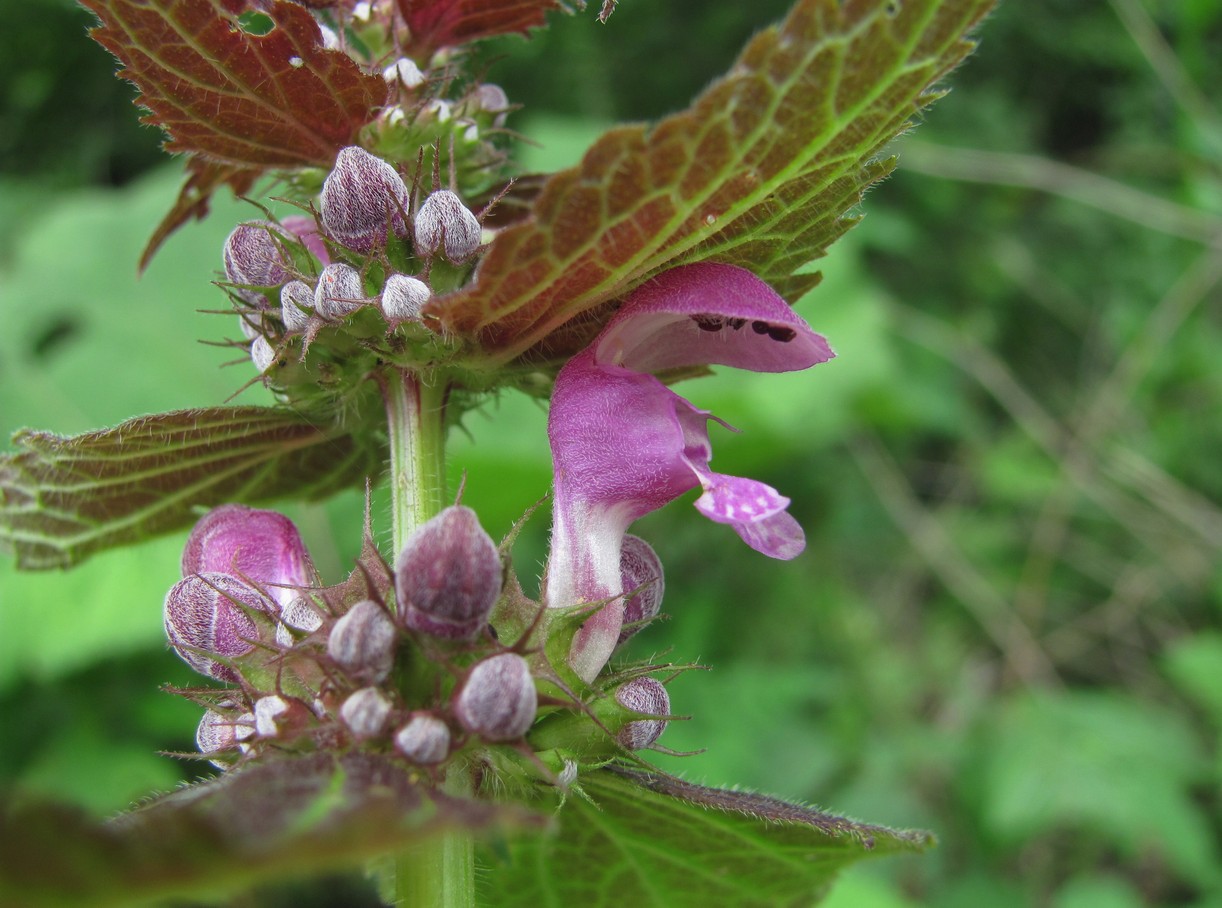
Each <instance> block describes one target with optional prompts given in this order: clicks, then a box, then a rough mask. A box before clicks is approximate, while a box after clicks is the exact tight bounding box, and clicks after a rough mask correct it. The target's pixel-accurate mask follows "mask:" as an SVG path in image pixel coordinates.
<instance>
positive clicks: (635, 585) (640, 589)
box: [616, 535, 666, 646]
mask: <svg viewBox="0 0 1222 908" xmlns="http://www.w3.org/2000/svg"><path fill="white" fill-rule="evenodd" d="M619 571H620V580H621V582H622V583H623V587H624V594H625V595H626V596H628V598H627V599H626V600H624V627H623V629H622V630H621V631H620V633H619V642H618V643H617V644H616V645H617V646H618V645H620V644H622V643H623V642H624V641H625V640H627V639H628V638H629V637H631V636H632V635H633V634H635V633H636V632H637V631H639V630H640V629H641V628H642V627H644V626H645V624H646V622H648V621H651V620H652V619H654V618H656V617H657V615H658V612H659V611H661V609H662V593H663V591H664V590H665V588H666V586H665V583H664V582H663V578H662V559H660V558H659V557H658V554H657V552H655V551H654V550H653V547H652V546H651V545H650V544H649V543H648V542H646V541H645V540H644V539H641V538H640V537H639V536H631V535H626V536H624V542H623V545H622V546H621V548H620V554H619ZM634 590H635V591H636V593H635V594H633V595H629V594H632V593H633V591H634Z"/></svg>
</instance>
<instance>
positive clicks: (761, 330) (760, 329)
mask: <svg viewBox="0 0 1222 908" xmlns="http://www.w3.org/2000/svg"><path fill="white" fill-rule="evenodd" d="M771 328H772V326H771V325H770V324H768V323H767V322H761V321H760V320H759V319H756V320H755V321H753V322H752V323H751V330H752V331H754V332H755V333H756V334H767V333H768V331H769V330H770V329H771Z"/></svg>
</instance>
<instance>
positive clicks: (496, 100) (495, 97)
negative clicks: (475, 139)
mask: <svg viewBox="0 0 1222 908" xmlns="http://www.w3.org/2000/svg"><path fill="white" fill-rule="evenodd" d="M473 99H474V101H475V103H476V104H477V105H478V106H479V108H480V110H486V111H487V112H488V113H502V112H504V111H506V110H509V95H507V94H505V89H503V88H501V86H499V85H497V84H496V83H494V82H483V83H481V84H480V85H479V86H477V87H476V89H475V92H474V93H473ZM497 125H498V126H499V125H500V124H497Z"/></svg>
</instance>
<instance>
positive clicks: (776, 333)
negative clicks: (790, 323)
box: [768, 325, 798, 344]
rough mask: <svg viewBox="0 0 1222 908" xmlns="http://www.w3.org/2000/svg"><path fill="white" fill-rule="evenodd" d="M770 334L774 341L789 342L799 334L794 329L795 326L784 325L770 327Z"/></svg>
mask: <svg viewBox="0 0 1222 908" xmlns="http://www.w3.org/2000/svg"><path fill="white" fill-rule="evenodd" d="M768 336H769V337H770V338H772V339H773V340H774V341H780V342H781V343H782V344H787V343H789V342H790V341H791V340H793V339H794V338H795V337H797V336H798V332H797V331H794V330H793V328H786V327H785V326H784V325H776V326H775V327H772V328H769V329H768Z"/></svg>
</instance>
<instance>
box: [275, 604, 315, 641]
mask: <svg viewBox="0 0 1222 908" xmlns="http://www.w3.org/2000/svg"><path fill="white" fill-rule="evenodd" d="M280 620H281V621H283V622H284V623H285V624H287V625H288V626H289V627H291V628H292V629H293V630H295V631H304V632H305V633H307V634H312V633H314V631H316V630H318V629H319V628H320V627H322V615H320V614H319V612H318V609H317V608H315V606H314V603H313V602H311V601H310V600H309V599H307V598H306V597H305V596H298V597H297V598H296V599H293V600H291V601H290V602H289V603H288V605H286V606H284V608H282V609H281V610H280Z"/></svg>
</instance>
